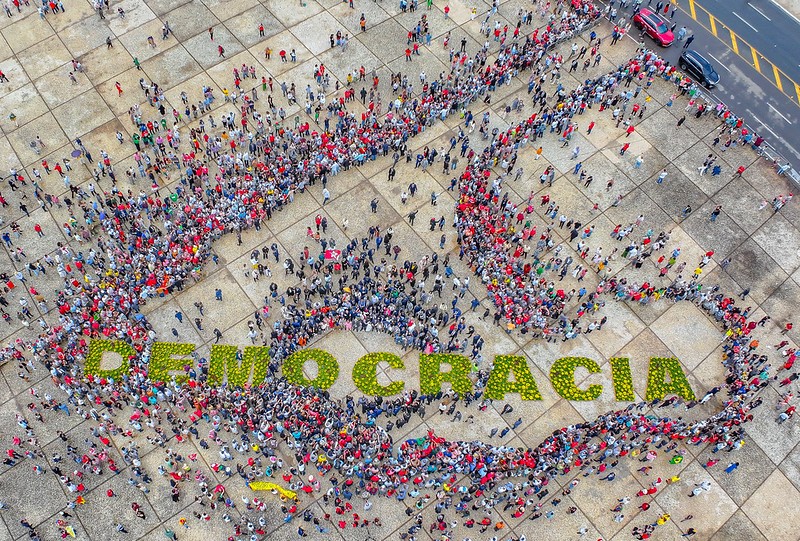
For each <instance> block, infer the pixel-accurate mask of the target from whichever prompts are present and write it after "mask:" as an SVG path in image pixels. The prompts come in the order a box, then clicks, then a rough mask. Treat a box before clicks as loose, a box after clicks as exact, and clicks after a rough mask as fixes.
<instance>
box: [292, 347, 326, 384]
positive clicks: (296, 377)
mask: <svg viewBox="0 0 800 541" xmlns="http://www.w3.org/2000/svg"><path fill="white" fill-rule="evenodd" d="M307 361H314V362H315V363H317V371H318V373H317V377H316V378H314V379H313V380H311V379H308V378H307V377H306V376H305V375H304V374H303V367H304V366H305V364H306V362H307ZM283 376H284V377H285V378H286V380H287V381H288V382H289V383H293V384H295V385H300V386H302V387H316V388H317V389H323V390H325V389H329V388H330V387H331V386H332V385H333V384H334V383H336V378H338V377H339V361H337V360H336V358H335V357H334V356H333V355H331V354H330V353H328V352H327V351H323V350H321V349H302V350H299V351H295V352H294V353H292V354H291V355H290V356H289V358H288V359H286V360H285V361H283Z"/></svg>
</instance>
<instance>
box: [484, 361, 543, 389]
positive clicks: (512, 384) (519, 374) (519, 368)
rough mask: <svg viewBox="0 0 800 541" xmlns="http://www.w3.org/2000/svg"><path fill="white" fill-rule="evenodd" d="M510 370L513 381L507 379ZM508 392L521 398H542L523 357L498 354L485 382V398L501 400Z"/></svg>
mask: <svg viewBox="0 0 800 541" xmlns="http://www.w3.org/2000/svg"><path fill="white" fill-rule="evenodd" d="M510 372H513V373H514V379H515V381H509V380H508V375H509V373H510ZM508 393H519V396H520V398H521V399H522V400H541V399H542V395H541V393H540V392H539V387H538V386H537V385H536V380H535V379H533V375H532V374H531V371H530V369H529V368H528V363H527V361H526V360H525V357H522V356H519V355H498V356H496V357H495V358H494V367H493V368H492V372H491V374H490V375H489V380H488V381H487V382H486V398H490V399H492V400H502V399H503V397H504V396H505V395H506V394H508Z"/></svg>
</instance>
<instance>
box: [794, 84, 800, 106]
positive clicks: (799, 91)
mask: <svg viewBox="0 0 800 541" xmlns="http://www.w3.org/2000/svg"><path fill="white" fill-rule="evenodd" d="M794 97H795V99H796V100H797V103H800V85H799V84H797V83H794Z"/></svg>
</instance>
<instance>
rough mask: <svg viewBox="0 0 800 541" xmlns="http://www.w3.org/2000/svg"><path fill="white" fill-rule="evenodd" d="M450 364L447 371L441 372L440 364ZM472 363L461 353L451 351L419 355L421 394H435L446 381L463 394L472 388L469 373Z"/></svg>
mask: <svg viewBox="0 0 800 541" xmlns="http://www.w3.org/2000/svg"><path fill="white" fill-rule="evenodd" d="M442 364H447V365H449V366H450V371H449V372H442V370H441V365H442ZM471 371H472V364H471V363H470V362H469V359H467V358H466V357H465V356H463V355H455V354H452V353H432V354H429V355H420V356H419V383H420V389H421V391H422V394H424V395H435V394H436V393H438V392H439V391H440V390H441V389H442V383H443V382H445V381H447V382H449V383H450V386H451V387H452V388H453V390H454V391H455V392H457V393H458V394H459V395H464V394H466V393H468V392H469V391H471V390H472V380H471V379H469V373H470V372H471Z"/></svg>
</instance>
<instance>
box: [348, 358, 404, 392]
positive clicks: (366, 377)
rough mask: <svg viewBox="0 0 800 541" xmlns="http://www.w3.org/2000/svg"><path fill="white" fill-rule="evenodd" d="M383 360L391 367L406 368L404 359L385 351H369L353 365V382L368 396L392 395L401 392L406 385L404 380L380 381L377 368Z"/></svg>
mask: <svg viewBox="0 0 800 541" xmlns="http://www.w3.org/2000/svg"><path fill="white" fill-rule="evenodd" d="M382 362H384V363H386V364H388V365H389V366H390V367H391V368H396V369H402V368H405V363H403V359H401V358H400V357H398V356H397V355H394V354H393V353H385V352H377V353H367V354H366V355H364V356H363V357H361V358H360V359H359V360H358V361H356V364H355V365H354V366H353V383H355V384H356V387H357V388H358V390H360V391H361V392H362V393H364V394H365V395H367V396H392V395H395V394H399V393H401V392H402V391H403V387H405V382H402V381H393V382H392V383H390V384H389V385H380V384H379V383H378V375H377V368H378V364H380V363H382Z"/></svg>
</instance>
